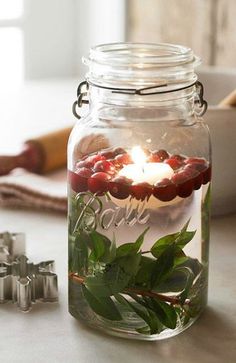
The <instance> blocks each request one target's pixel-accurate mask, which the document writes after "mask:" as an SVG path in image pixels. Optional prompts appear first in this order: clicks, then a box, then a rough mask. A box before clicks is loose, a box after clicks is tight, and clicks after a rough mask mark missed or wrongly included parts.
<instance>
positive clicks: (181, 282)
mask: <svg viewBox="0 0 236 363" xmlns="http://www.w3.org/2000/svg"><path fill="white" fill-rule="evenodd" d="M187 279H188V277H187V276H186V273H185V272H183V271H181V270H178V269H175V270H173V272H172V273H171V274H170V275H169V276H168V277H167V278H166V279H165V280H164V281H163V282H161V283H160V284H158V286H156V287H155V288H153V291H155V292H161V293H166V292H169V293H172V292H179V293H180V292H182V291H183V290H184V289H185V287H186V284H187Z"/></svg>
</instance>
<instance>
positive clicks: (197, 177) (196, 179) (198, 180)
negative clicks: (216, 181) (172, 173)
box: [183, 164, 202, 190]
mask: <svg viewBox="0 0 236 363" xmlns="http://www.w3.org/2000/svg"><path fill="white" fill-rule="evenodd" d="M183 170H184V171H186V172H188V173H189V175H190V176H191V178H192V179H193V183H194V189H195V190H198V189H199V188H200V187H201V185H202V173H200V172H199V171H198V170H196V169H195V168H194V167H193V166H192V165H191V164H188V165H186V166H185V167H184V169H183Z"/></svg>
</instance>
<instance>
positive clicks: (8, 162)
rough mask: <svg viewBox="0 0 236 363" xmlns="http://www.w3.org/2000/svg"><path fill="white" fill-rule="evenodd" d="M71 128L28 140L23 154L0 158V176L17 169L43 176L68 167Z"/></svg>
mask: <svg viewBox="0 0 236 363" xmlns="http://www.w3.org/2000/svg"><path fill="white" fill-rule="evenodd" d="M71 129H72V128H70V127H68V128H65V129H62V130H59V131H55V132H51V133H49V134H47V135H43V136H40V137H37V138H35V139H32V140H28V141H26V142H25V143H24V145H23V149H22V152H20V153H19V154H18V155H14V156H0V175H6V174H8V173H10V171H12V170H13V169H15V168H24V169H26V170H28V171H31V172H34V173H39V174H43V173H46V172H49V171H52V170H55V169H58V168H60V167H62V166H65V165H66V158H67V157H66V150H67V142H68V138H69V135H70V132H71Z"/></svg>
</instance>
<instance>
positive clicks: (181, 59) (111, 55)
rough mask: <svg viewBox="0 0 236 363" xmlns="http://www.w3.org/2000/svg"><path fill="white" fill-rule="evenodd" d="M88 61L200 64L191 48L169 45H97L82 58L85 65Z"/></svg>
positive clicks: (123, 43)
mask: <svg viewBox="0 0 236 363" xmlns="http://www.w3.org/2000/svg"><path fill="white" fill-rule="evenodd" d="M89 61H97V62H101V63H106V62H111V61H113V64H114V65H115V64H116V63H123V64H126V65H128V64H130V63H132V64H140V65H141V64H148V65H149V66H151V65H152V64H155V65H156V66H157V65H158V64H159V65H160V66H161V65H163V64H165V66H166V65H167V64H170V65H172V66H174V65H180V64H186V63H195V66H196V65H197V64H196V62H197V63H198V62H200V58H198V57H196V56H195V55H194V53H193V51H192V49H191V48H189V47H186V46H183V45H178V44H170V43H131V42H117V43H107V44H99V45H96V46H94V47H92V48H91V49H90V54H89V57H88V58H84V62H85V64H87V62H89Z"/></svg>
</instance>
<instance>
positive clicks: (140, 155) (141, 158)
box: [131, 146, 146, 166]
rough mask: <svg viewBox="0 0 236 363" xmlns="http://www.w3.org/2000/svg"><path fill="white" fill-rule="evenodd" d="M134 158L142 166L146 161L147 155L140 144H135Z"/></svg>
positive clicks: (132, 152)
mask: <svg viewBox="0 0 236 363" xmlns="http://www.w3.org/2000/svg"><path fill="white" fill-rule="evenodd" d="M131 156H132V160H133V162H134V163H135V164H137V165H140V166H142V165H143V164H144V163H145V162H146V155H145V153H144V151H143V150H142V149H141V147H140V146H134V147H133V149H132V151H131Z"/></svg>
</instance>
